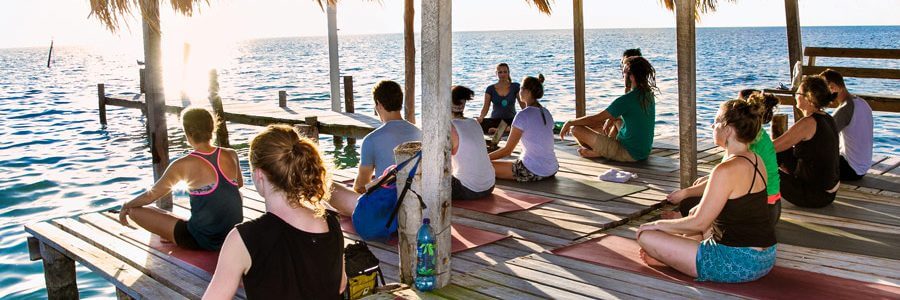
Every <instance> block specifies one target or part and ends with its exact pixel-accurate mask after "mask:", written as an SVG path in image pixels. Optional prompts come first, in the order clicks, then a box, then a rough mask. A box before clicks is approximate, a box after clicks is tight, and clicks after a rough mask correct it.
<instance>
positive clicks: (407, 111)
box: [403, 0, 416, 124]
mask: <svg viewBox="0 0 900 300" xmlns="http://www.w3.org/2000/svg"><path fill="white" fill-rule="evenodd" d="M415 17H416V7H415V3H414V1H413V0H405V1H403V64H404V66H405V68H406V72H405V74H406V77H405V79H404V81H403V85H404V86H405V88H404V89H405V90H404V94H403V96H404V98H403V99H404V100H403V112H404V113H403V115H404V117H405V118H406V120H407V121H409V122H410V123H413V124H415V123H416V33H415V23H414V21H415Z"/></svg>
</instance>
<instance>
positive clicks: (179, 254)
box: [130, 234, 219, 274]
mask: <svg viewBox="0 0 900 300" xmlns="http://www.w3.org/2000/svg"><path fill="white" fill-rule="evenodd" d="M130 237H131V238H133V239H136V240H138V241H141V242H147V245H149V246H150V247H151V248H153V249H156V250H159V251H160V252H162V253H165V254H168V255H171V256H172V257H174V258H177V259H178V260H181V261H182V262H184V263H187V264H189V265H192V266H195V267H197V268H200V269H201V270H204V271H206V272H209V274H213V273H215V272H216V262H218V260H219V252H218V251H203V250H190V249H185V248H181V247H178V245H175V243H172V242H168V241H167V242H163V241H162V239H161V238H160V237H159V236H158V235H155V234H151V235H150V240H149V241H146V239H144V240H140V239H137V237H135V236H130Z"/></svg>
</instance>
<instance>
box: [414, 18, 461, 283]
mask: <svg viewBox="0 0 900 300" xmlns="http://www.w3.org/2000/svg"><path fill="white" fill-rule="evenodd" d="M451 12H452V8H451V1H447V0H423V1H422V101H423V104H422V119H423V120H428V122H424V124H422V137H423V139H422V146H423V150H422V165H421V168H422V174H423V175H422V190H421V191H420V192H421V194H422V196H423V198H424V201H425V203H426V204H427V205H428V207H429V209H428V210H427V213H426V216H428V217H429V218H430V219H431V226H432V228H433V229H434V234H435V252H434V253H435V257H436V260H437V265H436V266H435V277H436V282H435V288H436V289H439V288H441V287H444V286H446V285H447V284H449V283H450V270H451V269H450V217H451V211H450V132H449V130H447V128H450V119H451V114H450V106H451V101H450V99H451V97H450V85H451V84H452V71H453V70H452V64H453V60H452V58H453V55H452V49H453V43H452V42H453V38H452V31H451V29H452V27H451ZM425 101H429V102H430V103H428V104H425Z"/></svg>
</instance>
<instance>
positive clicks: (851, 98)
mask: <svg viewBox="0 0 900 300" xmlns="http://www.w3.org/2000/svg"><path fill="white" fill-rule="evenodd" d="M819 76H822V78H823V79H825V83H827V84H828V90H830V91H831V92H832V93H837V98H835V99H834V100H835V102H836V104H837V105H838V107H837V109H835V110H834V122H835V124H837V130H838V138H839V139H840V144H839V145H840V147H839V153H840V158H839V159H840V161H839V162H840V165H839V175H840V178H841V180H859V179H862V178H863V176H865V175H866V173H867V172H868V171H869V167H870V166H872V130H873V126H874V124H873V123H874V122H873V120H872V108H871V107H869V103H868V102H866V101H865V100H863V99H862V98H859V97H857V96H856V95H853V94H850V91H848V90H847V86H846V85H844V76H841V73H838V72H837V71H835V70H832V69H827V70H825V71H823V72H822V73H821V74H819Z"/></svg>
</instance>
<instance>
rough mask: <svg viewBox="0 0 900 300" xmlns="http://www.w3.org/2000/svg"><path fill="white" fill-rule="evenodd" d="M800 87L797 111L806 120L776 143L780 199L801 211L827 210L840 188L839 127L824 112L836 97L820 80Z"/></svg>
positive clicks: (810, 80) (807, 80) (808, 79)
mask: <svg viewBox="0 0 900 300" xmlns="http://www.w3.org/2000/svg"><path fill="white" fill-rule="evenodd" d="M799 86H800V87H799V88H798V89H797V94H796V97H797V108H799V109H800V111H802V112H803V118H802V119H800V121H797V122H796V123H794V126H791V128H790V129H788V130H787V131H786V132H785V133H784V134H783V135H782V136H780V137H778V138H776V139H775V141H774V142H773V143H774V144H775V152H777V153H778V154H777V155H778V165H779V169H780V170H779V171H778V174H779V175H780V178H781V196H782V197H783V198H784V200H787V201H788V202H790V203H792V204H794V205H797V206H800V207H808V208H819V207H825V206H827V205H829V204H831V202H833V201H834V196H835V194H836V193H837V190H838V187H839V186H840V182H839V176H838V174H839V167H838V166H839V165H840V154H839V152H838V151H839V148H838V144H839V138H838V130H837V124H836V123H835V122H834V118H832V117H831V116H830V115H828V114H827V113H825V110H824V108H825V107H826V106H828V104H830V103H831V101H832V100H834V98H835V97H836V96H837V94H833V93H831V91H829V90H828V85H827V84H826V83H825V80H824V79H822V77H819V76H807V77H805V78H803V80H801V81H800V85H799Z"/></svg>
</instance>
